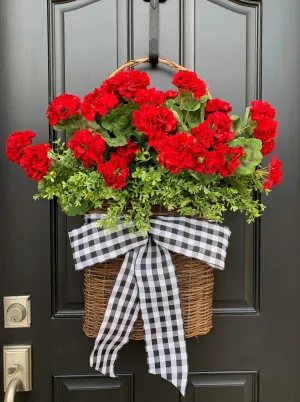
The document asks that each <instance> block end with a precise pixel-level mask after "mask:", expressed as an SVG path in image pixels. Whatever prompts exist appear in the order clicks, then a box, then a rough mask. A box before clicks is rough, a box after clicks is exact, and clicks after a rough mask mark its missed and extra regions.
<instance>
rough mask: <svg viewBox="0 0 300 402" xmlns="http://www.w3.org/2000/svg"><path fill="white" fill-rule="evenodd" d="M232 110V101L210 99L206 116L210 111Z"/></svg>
mask: <svg viewBox="0 0 300 402" xmlns="http://www.w3.org/2000/svg"><path fill="white" fill-rule="evenodd" d="M231 110H232V108H231V105H230V103H228V102H225V101H222V100H221V99H218V98H215V99H209V100H208V102H207V104H206V106H205V117H207V116H208V115H209V114H210V113H215V112H223V113H230V112H231Z"/></svg>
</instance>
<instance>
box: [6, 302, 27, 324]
mask: <svg viewBox="0 0 300 402" xmlns="http://www.w3.org/2000/svg"><path fill="white" fill-rule="evenodd" d="M25 317H26V308H25V307H24V306H23V304H20V303H14V304H11V305H10V306H9V307H8V309H7V320H8V321H9V322H11V323H17V322H21V321H23V320H24V318H25Z"/></svg>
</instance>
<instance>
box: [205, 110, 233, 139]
mask: <svg viewBox="0 0 300 402" xmlns="http://www.w3.org/2000/svg"><path fill="white" fill-rule="evenodd" d="M204 123H206V124H208V125H209V126H210V127H211V128H212V129H213V130H214V132H215V138H216V141H217V142H222V143H224V142H228V141H231V140H233V139H234V132H232V131H231V130H230V127H231V124H232V120H231V118H230V117H229V116H227V114H225V113H222V112H215V113H212V114H210V115H209V116H208V118H207V120H206V121H205V122H204Z"/></svg>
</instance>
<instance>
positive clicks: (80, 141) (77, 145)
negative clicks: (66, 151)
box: [68, 130, 106, 168]
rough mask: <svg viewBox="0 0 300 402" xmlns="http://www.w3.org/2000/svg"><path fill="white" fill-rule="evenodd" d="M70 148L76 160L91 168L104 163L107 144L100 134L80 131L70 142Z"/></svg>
mask: <svg viewBox="0 0 300 402" xmlns="http://www.w3.org/2000/svg"><path fill="white" fill-rule="evenodd" d="M68 147H69V148H71V149H72V150H73V152H74V155H75V158H77V159H80V160H81V162H82V164H83V166H84V167H86V168H89V167H91V166H92V165H95V164H98V163H102V162H103V153H104V151H105V149H106V144H105V141H104V139H103V138H102V137H101V135H100V134H95V135H93V134H92V133H91V132H90V131H89V130H78V131H76V132H75V133H74V135H73V137H72V138H71V140H70V141H69V142H68Z"/></svg>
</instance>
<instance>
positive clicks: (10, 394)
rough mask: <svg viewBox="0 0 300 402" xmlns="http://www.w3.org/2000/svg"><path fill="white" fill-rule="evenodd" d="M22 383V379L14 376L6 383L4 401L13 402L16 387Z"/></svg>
mask: <svg viewBox="0 0 300 402" xmlns="http://www.w3.org/2000/svg"><path fill="white" fill-rule="evenodd" d="M21 384H22V381H21V380H20V378H19V377H14V378H13V379H12V380H11V382H10V383H9V384H8V387H7V389H6V392H5V396H4V402H14V401H15V395H16V392H17V388H18V387H19V386H20V385H21Z"/></svg>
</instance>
